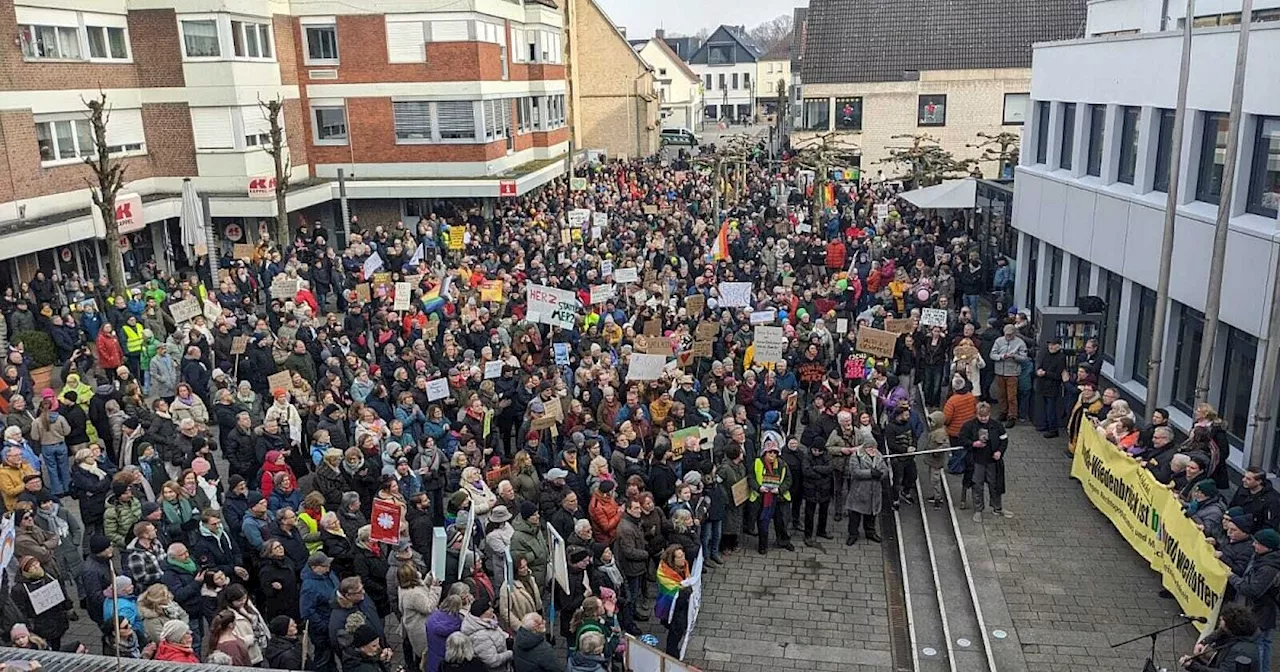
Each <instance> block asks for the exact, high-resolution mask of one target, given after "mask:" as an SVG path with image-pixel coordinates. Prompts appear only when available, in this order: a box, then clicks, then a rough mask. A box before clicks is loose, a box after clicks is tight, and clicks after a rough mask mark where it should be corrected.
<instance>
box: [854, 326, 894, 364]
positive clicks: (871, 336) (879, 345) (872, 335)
mask: <svg viewBox="0 0 1280 672" xmlns="http://www.w3.org/2000/svg"><path fill="white" fill-rule="evenodd" d="M897 343H898V335H897V334H895V333H893V332H891V331H885V330H883V329H874V328H872V327H858V351H859V352H865V353H867V354H869V355H875V356H876V357H884V358H886V359H891V358H892V357H893V350H894V346H896V345H897Z"/></svg>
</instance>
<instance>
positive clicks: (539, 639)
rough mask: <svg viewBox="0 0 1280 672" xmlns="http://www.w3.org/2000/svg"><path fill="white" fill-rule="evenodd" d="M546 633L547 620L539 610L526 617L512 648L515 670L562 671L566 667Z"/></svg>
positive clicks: (517, 632)
mask: <svg viewBox="0 0 1280 672" xmlns="http://www.w3.org/2000/svg"><path fill="white" fill-rule="evenodd" d="M546 634H547V622H546V621H545V620H543V618H542V616H541V615H540V614H538V612H536V611H535V612H532V613H530V614H528V615H526V616H525V617H524V620H523V621H521V623H520V629H519V630H516V636H515V642H514V643H513V645H512V648H511V650H512V656H511V667H512V669H514V670H515V672H561V670H563V669H564V664H563V663H561V662H560V660H559V656H557V655H556V650H555V649H553V648H551V644H549V643H548V642H547V638H546Z"/></svg>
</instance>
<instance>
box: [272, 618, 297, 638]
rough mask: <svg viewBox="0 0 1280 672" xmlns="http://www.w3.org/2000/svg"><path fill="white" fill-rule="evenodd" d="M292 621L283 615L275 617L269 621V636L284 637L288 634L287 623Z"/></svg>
mask: <svg viewBox="0 0 1280 672" xmlns="http://www.w3.org/2000/svg"><path fill="white" fill-rule="evenodd" d="M292 621H293V619H291V618H289V617H288V616H285V615H280V616H276V617H275V618H273V619H271V625H270V626H268V629H269V630H271V634H273V635H275V636H276V637H284V636H285V635H287V634H289V623H291V622H292Z"/></svg>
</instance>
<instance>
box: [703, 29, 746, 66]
mask: <svg viewBox="0 0 1280 672" xmlns="http://www.w3.org/2000/svg"><path fill="white" fill-rule="evenodd" d="M726 43H732V44H734V45H735V46H736V48H735V49H734V52H735V56H734V59H733V62H734V63H755V62H757V61H759V60H760V57H761V56H763V55H764V50H762V49H761V48H760V47H759V45H757V44H756V43H754V42H752V41H751V39H750V38H748V37H747V35H746V33H745V32H743V31H742V30H741V27H740V26H720V27H719V28H716V29H715V31H714V32H712V33H711V35H710V37H708V38H707V39H706V41H705V42H703V43H702V45H701V46H699V47H698V50H697V51H696V52H694V53H693V55H691V56H690V57H689V62H690V63H699V64H702V65H707V52H708V51H709V47H710V46H712V45H716V46H722V45H724V44H726Z"/></svg>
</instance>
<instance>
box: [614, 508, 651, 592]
mask: <svg viewBox="0 0 1280 672" xmlns="http://www.w3.org/2000/svg"><path fill="white" fill-rule="evenodd" d="M614 548H615V555H616V556H617V558H618V568H619V569H621V570H622V574H623V575H624V576H629V577H634V576H644V575H645V574H646V573H647V572H648V571H649V548H648V544H647V542H646V541H645V538H644V530H642V529H641V528H640V523H639V522H638V521H637V520H635V519H633V518H632V517H631V516H629V515H627V514H625V513H624V514H623V516H622V522H621V523H619V524H618V543H617V545H616V546H615V547H614Z"/></svg>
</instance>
